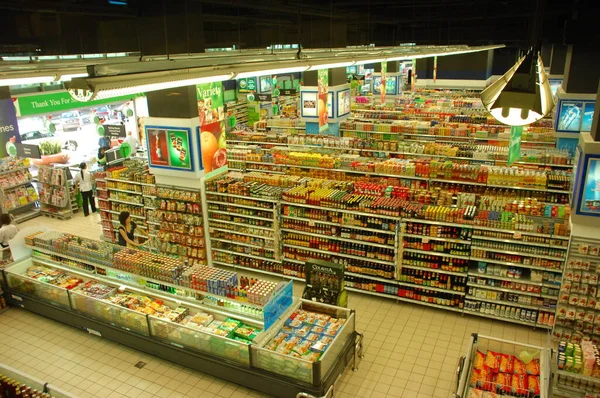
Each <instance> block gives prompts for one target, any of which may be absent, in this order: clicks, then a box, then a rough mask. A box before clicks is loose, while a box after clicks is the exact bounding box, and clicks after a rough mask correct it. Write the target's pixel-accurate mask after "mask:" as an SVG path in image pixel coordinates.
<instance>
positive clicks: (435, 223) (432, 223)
mask: <svg viewBox="0 0 600 398" xmlns="http://www.w3.org/2000/svg"><path fill="white" fill-rule="evenodd" d="M402 222H414V223H421V224H430V225H443V226H447V227H457V228H472V225H471V224H460V223H452V222H445V221H434V220H426V219H420V218H403V219H402Z"/></svg>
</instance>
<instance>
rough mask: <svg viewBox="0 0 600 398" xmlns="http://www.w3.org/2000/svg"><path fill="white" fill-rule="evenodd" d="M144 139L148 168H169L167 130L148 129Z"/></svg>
mask: <svg viewBox="0 0 600 398" xmlns="http://www.w3.org/2000/svg"><path fill="white" fill-rule="evenodd" d="M146 139H147V148H148V158H149V159H150V166H162V167H164V166H169V154H168V151H169V148H168V145H167V130H164V129H156V128H148V129H147V130H146Z"/></svg>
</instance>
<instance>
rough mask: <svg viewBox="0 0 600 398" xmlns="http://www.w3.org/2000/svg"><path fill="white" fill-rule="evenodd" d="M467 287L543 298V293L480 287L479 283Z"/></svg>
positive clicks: (486, 286) (469, 283)
mask: <svg viewBox="0 0 600 398" xmlns="http://www.w3.org/2000/svg"><path fill="white" fill-rule="evenodd" d="M478 276H480V277H481V278H485V275H478ZM514 282H516V281H514ZM467 286H471V287H476V288H480V289H488V290H497V291H499V292H506V293H513V294H522V295H525V296H533V297H543V295H542V294H541V293H534V292H524V291H522V290H515V289H506V288H503V287H498V286H490V285H480V284H478V283H472V282H467Z"/></svg>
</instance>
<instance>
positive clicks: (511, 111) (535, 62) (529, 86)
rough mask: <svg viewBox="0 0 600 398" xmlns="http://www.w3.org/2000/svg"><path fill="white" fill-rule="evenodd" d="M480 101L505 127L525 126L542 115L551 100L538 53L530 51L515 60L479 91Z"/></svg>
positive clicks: (547, 108)
mask: <svg viewBox="0 0 600 398" xmlns="http://www.w3.org/2000/svg"><path fill="white" fill-rule="evenodd" d="M481 102H483V105H484V106H485V108H486V109H487V110H488V111H489V112H490V113H491V114H492V116H493V117H494V119H496V120H498V121H499V122H501V123H504V124H507V125H509V126H525V125H527V124H531V123H534V122H536V121H538V120H540V119H541V118H543V117H544V116H546V115H547V114H548V113H549V112H550V111H552V109H553V108H554V99H553V97H552V90H551V89H550V82H549V81H548V78H547V76H546V72H545V71H544V64H543V63H542V58H541V56H540V54H539V53H538V52H537V51H530V52H529V53H528V54H527V55H526V56H525V57H523V58H521V59H519V60H518V61H517V63H516V64H515V65H514V66H513V67H512V68H510V69H509V70H508V71H507V72H506V73H505V74H504V75H503V76H502V77H501V78H499V79H498V80H496V81H495V82H494V83H492V84H491V85H490V86H489V87H488V88H486V89H485V90H483V91H482V92H481Z"/></svg>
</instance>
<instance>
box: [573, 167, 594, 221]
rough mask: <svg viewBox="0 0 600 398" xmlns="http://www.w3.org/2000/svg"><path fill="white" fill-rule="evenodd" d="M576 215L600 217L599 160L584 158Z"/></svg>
mask: <svg viewBox="0 0 600 398" xmlns="http://www.w3.org/2000/svg"><path fill="white" fill-rule="evenodd" d="M583 176H584V179H583V186H582V187H581V193H580V195H579V203H578V209H577V213H578V214H583V215H593V216H596V217H600V158H598V157H591V156H586V159H585V160H584V170H583Z"/></svg>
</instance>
